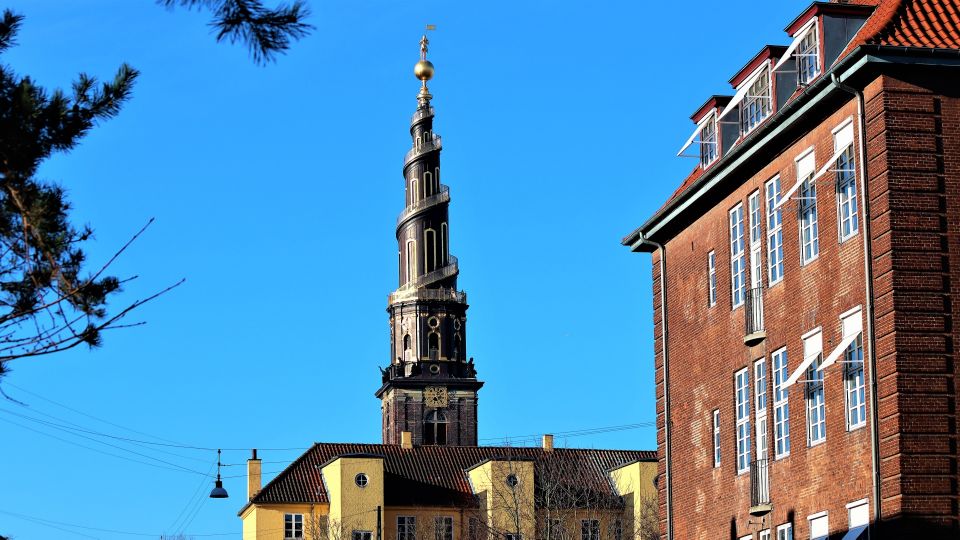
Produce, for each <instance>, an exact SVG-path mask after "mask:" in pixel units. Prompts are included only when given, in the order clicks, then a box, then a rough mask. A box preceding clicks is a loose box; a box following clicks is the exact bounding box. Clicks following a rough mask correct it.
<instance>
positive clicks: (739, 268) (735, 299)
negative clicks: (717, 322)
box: [728, 202, 747, 309]
mask: <svg viewBox="0 0 960 540" xmlns="http://www.w3.org/2000/svg"><path fill="white" fill-rule="evenodd" d="M728 214H729V218H730V219H729V227H730V228H729V231H730V304H731V309H737V308H738V307H740V306H742V305H743V303H744V300H745V297H746V293H747V288H746V287H747V284H746V280H747V268H746V265H747V255H746V245H745V244H744V240H745V238H744V234H745V231H744V221H745V220H744V217H745V216H744V215H743V203H742V202H740V203H737V204H736V206H734V207H733V208H731V209H730V211H729V213H728Z"/></svg>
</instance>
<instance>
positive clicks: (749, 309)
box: [743, 287, 767, 346]
mask: <svg viewBox="0 0 960 540" xmlns="http://www.w3.org/2000/svg"><path fill="white" fill-rule="evenodd" d="M744 300H745V302H744V306H743V307H744V310H743V318H744V321H745V322H746V330H745V331H744V335H743V343H744V344H746V345H750V346H753V345H757V344H759V343H760V342H761V341H763V340H764V339H766V337H767V332H766V330H765V329H764V326H763V287H756V288H753V289H747V291H746V298H745V299H744Z"/></svg>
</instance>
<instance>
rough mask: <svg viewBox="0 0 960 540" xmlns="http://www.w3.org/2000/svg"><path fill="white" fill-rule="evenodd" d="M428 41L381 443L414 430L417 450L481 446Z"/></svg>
mask: <svg viewBox="0 0 960 540" xmlns="http://www.w3.org/2000/svg"><path fill="white" fill-rule="evenodd" d="M427 45H428V40H427V37H426V36H423V38H422V39H421V40H420V61H419V62H417V64H416V67H415V68H414V73H415V75H416V76H417V78H418V79H420V81H421V88H420V93H419V94H418V95H417V110H416V112H415V113H414V114H413V119H412V121H411V123H410V136H411V138H412V139H413V144H412V148H411V149H410V151H409V152H407V155H406V156H405V157H404V159H403V177H404V180H405V185H406V205H405V207H404V209H403V212H401V213H400V216H399V218H397V244H398V247H399V267H400V268H399V271H400V276H399V282H400V286H399V288H398V289H397V290H396V291H394V292H393V293H392V294H390V297H389V301H388V304H389V305H388V307H387V312H388V313H389V314H390V366H389V367H388V368H387V369H386V370H384V371H383V385H382V386H381V387H380V389H379V390H377V393H376V396H377V397H378V398H380V400H381V409H382V413H383V442H384V444H399V443H400V439H401V433H402V432H405V431H407V432H410V433H411V434H412V436H413V442H414V444H422V445H439V446H476V445H477V391H478V390H479V389H480V387H481V386H483V383H482V382H480V381H478V380H477V372H476V369H474V366H473V359H472V358H471V359H470V360H469V361H467V352H466V351H467V339H466V338H467V324H466V323H467V321H466V311H467V295H466V293H464V292H463V291H460V290H457V274H458V273H459V268H458V266H457V258H456V257H454V256H452V255H450V243H449V241H448V239H449V229H450V227H449V221H448V207H449V205H450V190H449V189H448V188H447V186H445V185H443V184H441V183H440V137H439V136H438V135H437V134H436V133H434V131H433V116H434V111H433V107H432V106H431V105H430V99H431V98H432V97H433V96H431V95H430V92H429V90H428V89H427V81H428V80H430V78H431V77H432V76H433V64H432V63H430V62H429V61H428V60H427V58H426V57H427Z"/></svg>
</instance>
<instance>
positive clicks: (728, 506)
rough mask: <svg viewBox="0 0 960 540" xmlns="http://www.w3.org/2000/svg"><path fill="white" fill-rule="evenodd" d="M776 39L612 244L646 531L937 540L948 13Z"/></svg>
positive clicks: (950, 342) (953, 74) (903, 7)
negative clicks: (620, 282) (646, 303)
mask: <svg viewBox="0 0 960 540" xmlns="http://www.w3.org/2000/svg"><path fill="white" fill-rule="evenodd" d="M786 32H787V34H788V36H789V38H788V39H789V40H790V43H789V46H766V47H764V48H763V49H762V50H761V51H760V53H758V54H757V55H756V56H755V57H754V58H752V59H751V60H750V61H749V62H748V63H747V64H746V65H745V66H744V67H743V69H741V70H740V71H739V72H738V73H737V74H735V75H734V77H733V78H732V79H731V80H730V82H731V84H732V86H733V88H734V95H733V96H732V97H731V96H714V97H711V98H710V99H708V100H707V101H706V103H704V105H703V106H702V107H700V109H698V110H697V111H696V112H695V113H694V115H693V116H692V120H693V121H694V122H695V123H696V128H695V132H694V134H693V135H692V136H691V138H690V140H689V141H688V142H687V144H686V145H685V146H684V148H683V149H682V150H681V153H684V152H690V153H693V154H696V155H697V156H698V157H699V160H698V162H699V164H698V165H697V167H696V169H694V171H693V172H692V173H691V174H690V176H689V177H688V178H687V179H686V180H684V181H683V183H682V184H681V186H680V188H679V189H678V190H677V191H676V192H675V193H674V195H673V196H672V197H671V198H670V199H669V200H668V201H667V203H666V204H665V205H664V206H663V207H662V208H661V209H660V210H659V211H657V212H656V213H655V214H654V215H653V216H652V217H650V218H649V219H648V220H647V221H646V222H645V223H643V224H642V225H641V226H640V227H639V228H637V229H636V230H635V231H634V232H632V233H631V234H630V235H628V236H627V237H626V238H625V239H624V241H623V243H624V244H625V245H627V246H629V247H630V248H631V249H632V250H633V251H638V252H648V253H652V254H653V287H654V324H655V333H654V335H655V339H656V345H655V353H656V388H657V419H658V447H659V459H660V466H659V468H660V477H659V478H660V481H659V484H658V486H659V490H660V504H661V517H662V520H663V530H664V532H665V533H666V534H667V538H668V539H669V538H677V539H681V538H731V539H741V538H752V539H755V540H769V539H774V540H788V539H789V540H792V539H793V538H798V539H799V538H827V537H829V538H844V539H848V538H850V539H853V538H866V537H867V536H868V535H869V536H870V537H872V538H898V537H901V535H902V534H906V533H912V534H917V533H920V536H921V537H924V538H960V515H958V514H960V511H958V483H960V477H958V457H960V455H958V438H957V412H956V410H957V394H958V383H957V376H958V374H960V372H958V367H957V362H956V357H955V349H956V347H957V345H958V344H960V334H958V332H960V328H958V327H957V326H954V324H953V321H954V316H955V315H960V313H958V310H960V298H957V299H955V298H954V294H955V293H960V229H958V227H960V2H958V1H957V0H859V1H855V0H851V1H848V2H843V1H836V2H815V3H814V4H812V5H810V6H809V7H808V8H807V9H805V10H804V11H803V12H802V13H800V15H799V16H798V17H797V18H796V19H794V20H793V21H791V22H790V23H789V25H788V26H787V28H786ZM690 149H692V150H690ZM698 149H699V152H698V151H697V150H698ZM958 320H960V318H958Z"/></svg>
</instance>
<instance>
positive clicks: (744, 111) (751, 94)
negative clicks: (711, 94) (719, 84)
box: [739, 62, 773, 137]
mask: <svg viewBox="0 0 960 540" xmlns="http://www.w3.org/2000/svg"><path fill="white" fill-rule="evenodd" d="M764 77H766V81H767V84H766V93H765V94H758V93H755V92H756V91H757V90H761V89H762V88H763V85H762V84H759V83H760V82H761V80H762V79H763V78H764ZM772 80H773V77H772V76H771V72H770V63H769V62H766V63H765V64H764V66H763V67H762V69H759V70H758V71H757V72H756V73H755V74H754V75H753V76H752V77H750V79H748V80H747V81H745V82H744V83H743V84H744V85H745V86H746V88H747V92H746V94H744V96H743V99H742V100H741V101H740V103H739V105H740V136H741V137H745V136H746V135H747V134H748V133H750V132H751V131H753V130H754V129H756V128H757V126H759V125H760V124H762V123H763V121H764V120H766V119H767V118H769V117H770V115H771V114H772V113H773V95H772V90H773V88H772ZM757 85H759V86H758V87H757V88H756V89H755V88H754V86H757ZM754 104H756V105H757V109H756V111H757V112H756V114H752V115H751V114H750V113H749V108H750V106H751V105H754Z"/></svg>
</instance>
